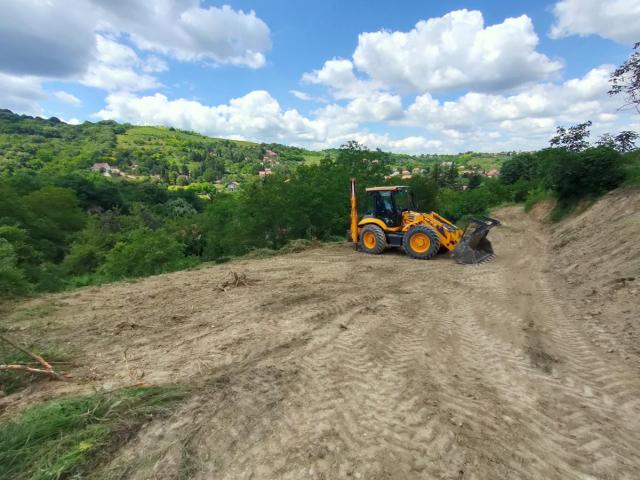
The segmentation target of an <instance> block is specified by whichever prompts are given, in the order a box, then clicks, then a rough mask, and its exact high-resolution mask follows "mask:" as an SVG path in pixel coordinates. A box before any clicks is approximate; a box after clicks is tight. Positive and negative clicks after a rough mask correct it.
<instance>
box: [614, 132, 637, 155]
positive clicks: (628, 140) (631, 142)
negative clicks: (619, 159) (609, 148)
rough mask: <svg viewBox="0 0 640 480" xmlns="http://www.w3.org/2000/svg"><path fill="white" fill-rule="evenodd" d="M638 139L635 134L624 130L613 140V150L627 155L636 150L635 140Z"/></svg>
mask: <svg viewBox="0 0 640 480" xmlns="http://www.w3.org/2000/svg"><path fill="white" fill-rule="evenodd" d="M638 137H640V136H639V135H638V134H637V133H636V132H632V131H630V130H624V131H622V132H620V133H619V134H618V135H616V137H615V138H614V143H615V147H614V148H615V149H616V150H617V151H619V152H620V153H627V152H630V151H631V150H633V149H635V148H636V140H637V139H638Z"/></svg>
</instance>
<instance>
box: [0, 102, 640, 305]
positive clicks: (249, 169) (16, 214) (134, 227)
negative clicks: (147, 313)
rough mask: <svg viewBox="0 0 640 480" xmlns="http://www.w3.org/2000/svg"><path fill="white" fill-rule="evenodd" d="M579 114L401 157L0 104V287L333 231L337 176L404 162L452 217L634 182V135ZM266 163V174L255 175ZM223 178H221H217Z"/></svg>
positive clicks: (126, 269)
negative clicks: (547, 128) (541, 144)
mask: <svg viewBox="0 0 640 480" xmlns="http://www.w3.org/2000/svg"><path fill="white" fill-rule="evenodd" d="M589 126H590V124H589V123H585V124H581V125H577V126H575V127H571V128H569V129H564V128H559V129H558V135H557V136H556V137H554V138H553V139H551V146H550V148H547V149H544V150H541V151H539V152H530V153H521V154H514V153H510V154H502V155H499V156H492V155H486V154H484V155H483V154H473V153H471V152H467V153H465V154H461V155H459V156H456V157H451V156H448V157H447V156H437V155H432V156H427V155H422V156H406V155H398V154H390V153H385V152H381V151H379V150H376V151H372V150H369V149H367V148H366V147H365V146H363V145H359V144H357V143H355V142H349V143H348V144H346V145H344V146H343V147H341V148H339V149H332V150H328V151H324V152H311V151H308V150H304V149H301V148H296V147H287V146H284V145H278V144H272V145H265V144H255V143H249V142H240V141H233V140H223V139H215V138H209V137H205V136H202V135H198V134H195V133H190V132H183V131H178V130H174V129H167V128H157V127H134V126H131V125H126V124H118V123H116V122H111V121H107V122H98V123H90V122H85V123H83V124H82V125H68V124H66V123H63V122H61V121H59V120H58V119H56V118H50V119H40V118H32V117H26V116H18V115H14V114H12V113H11V112H8V111H6V110H5V111H1V112H0V198H1V199H2V201H1V202H0V295H16V294H25V293H29V292H34V291H57V290H62V289H67V288H73V287H77V286H83V285H90V284H96V283H102V282H108V281H114V280H118V279H123V278H134V277H140V276H146V275H151V274H157V273H161V272H166V271H171V270H176V269H181V268H187V267H190V266H194V265H197V264H199V263H201V262H206V261H215V262H223V261H226V260H228V259H229V258H231V257H234V256H239V255H243V254H246V253H248V252H251V251H255V250H260V251H262V252H271V251H274V250H278V249H282V248H283V247H286V246H287V245H289V244H290V242H292V241H294V240H298V239H309V240H319V241H327V240H334V239H343V238H344V233H345V231H346V228H347V223H348V208H349V204H348V198H347V196H348V185H349V178H350V177H353V176H355V177H356V178H357V179H358V185H359V187H360V189H363V188H364V187H365V186H369V185H374V184H385V183H398V182H399V179H398V178H396V177H390V175H391V174H392V173H393V172H394V170H398V169H403V168H407V169H412V172H413V174H412V175H410V178H405V179H404V180H402V183H405V184H408V185H410V186H411V187H412V189H413V191H414V194H415V197H416V201H417V207H418V208H419V209H420V210H427V211H428V210H437V211H439V212H440V213H441V214H443V215H445V216H447V217H449V218H451V219H452V220H454V221H457V222H461V223H464V221H465V218H466V217H468V216H469V215H474V214H482V213H486V212H487V211H488V210H489V209H490V208H492V207H494V206H496V205H499V204H502V203H506V202H527V204H528V205H531V204H533V203H534V202H536V201H539V200H540V199H543V198H547V197H554V198H556V199H557V200H558V202H557V207H556V210H555V215H556V217H559V216H561V215H562V214H564V213H566V211H568V210H569V209H570V208H572V206H573V205H575V204H576V203H577V202H578V201H579V200H581V199H583V198H595V197H596V196H598V195H600V194H602V193H603V192H606V191H607V190H610V189H612V188H615V187H617V186H619V185H621V184H624V183H628V184H638V183H640V156H639V154H638V151H637V150H634V147H635V140H636V137H637V136H636V135H635V134H634V133H632V132H622V133H620V134H618V135H615V136H612V135H610V136H604V137H602V138H601V139H599V140H598V141H597V142H595V144H594V145H591V144H590V143H589V141H588V140H589V131H588V128H589ZM452 159H453V160H452ZM483 162H485V163H484V165H485V167H483ZM487 162H492V163H487ZM96 163H108V164H109V165H110V166H111V167H112V170H111V175H110V176H105V172H104V171H101V170H99V169H95V168H94V169H92V166H94V165H95V164H96ZM267 165H269V167H267ZM491 165H501V175H500V176H499V177H495V178H492V177H487V176H484V175H482V174H481V173H482V171H483V170H484V169H485V168H488V167H489V166H491ZM266 168H269V169H270V172H269V173H270V174H269V175H266V176H262V177H261V176H259V175H258V173H259V172H260V170H263V169H266ZM232 180H236V181H238V183H237V184H236V185H237V186H238V188H234V189H233V190H234V191H231V189H228V188H226V184H227V182H229V181H232ZM190 187H191V188H190Z"/></svg>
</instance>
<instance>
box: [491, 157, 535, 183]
mask: <svg viewBox="0 0 640 480" xmlns="http://www.w3.org/2000/svg"><path fill="white" fill-rule="evenodd" d="M537 163H538V158H537V157H536V155H535V154H531V153H522V154H520V155H514V156H513V157H511V158H510V159H508V160H506V161H505V162H504V163H503V164H502V167H501V168H500V180H501V181H502V182H504V183H506V184H507V185H510V184H512V183H516V182H517V181H518V180H525V181H526V180H532V179H533V178H534V177H535V176H536V167H537Z"/></svg>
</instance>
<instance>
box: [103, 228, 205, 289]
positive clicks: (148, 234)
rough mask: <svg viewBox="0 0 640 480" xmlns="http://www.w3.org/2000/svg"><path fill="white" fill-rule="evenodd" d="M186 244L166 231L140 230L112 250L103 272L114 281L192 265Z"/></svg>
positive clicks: (107, 257)
mask: <svg viewBox="0 0 640 480" xmlns="http://www.w3.org/2000/svg"><path fill="white" fill-rule="evenodd" d="M183 251H184V245H182V244H181V243H180V242H178V241H177V240H176V239H175V238H173V237H172V236H170V235H169V234H168V233H166V232H164V231H162V230H156V231H153V230H149V229H139V230H136V231H134V232H132V233H131V234H130V235H129V237H128V239H127V241H126V242H118V243H116V245H115V246H114V247H113V249H111V250H110V251H109V252H108V253H107V255H106V259H105V263H104V264H103V265H102V267H101V268H100V273H102V274H104V275H105V277H107V278H108V279H111V280H118V279H122V278H131V277H142V276H147V275H156V274H158V273H163V272H168V271H172V270H177V269H180V268H186V267H188V266H191V265H192V264H193V262H191V261H190V260H189V259H186V258H185V257H184V254H183Z"/></svg>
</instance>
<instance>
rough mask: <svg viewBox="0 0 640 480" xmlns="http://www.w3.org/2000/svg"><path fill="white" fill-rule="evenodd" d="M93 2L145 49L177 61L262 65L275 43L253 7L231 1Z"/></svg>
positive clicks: (109, 19)
mask: <svg viewBox="0 0 640 480" xmlns="http://www.w3.org/2000/svg"><path fill="white" fill-rule="evenodd" d="M93 3H95V4H97V5H99V6H100V7H101V9H102V10H103V11H104V12H105V13H106V14H107V15H106V18H107V22H108V23H109V24H111V26H112V27H113V28H114V29H116V30H119V31H121V32H126V33H129V34H130V35H131V38H132V39H133V41H134V43H135V44H136V45H137V46H138V47H139V48H140V49H143V50H153V51H156V52H159V53H162V54H165V55H169V56H172V57H175V58H177V59H178V60H186V61H194V60H209V61H212V62H215V63H219V64H231V65H244V66H248V67H250V68H259V67H262V66H264V64H265V63H266V57H265V52H266V51H267V50H269V49H270V48H271V38H270V31H269V27H268V26H267V24H266V23H264V21H262V20H261V19H260V18H258V17H257V16H256V14H255V12H254V11H253V10H252V11H250V12H248V13H245V12H243V11H242V10H237V11H236V10H234V9H232V8H231V7H230V6H228V5H223V6H222V7H206V8H202V7H201V6H200V2H199V1H197V0H195V1H193V0H190V1H185V0H180V1H172V0H161V1H154V2H153V3H149V2H147V1H146V0H137V1H133V2H129V1H127V2H125V1H116V2H113V3H105V2H101V1H98V0H93ZM131 9H133V10H134V12H136V13H135V14H134V15H132V12H131Z"/></svg>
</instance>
